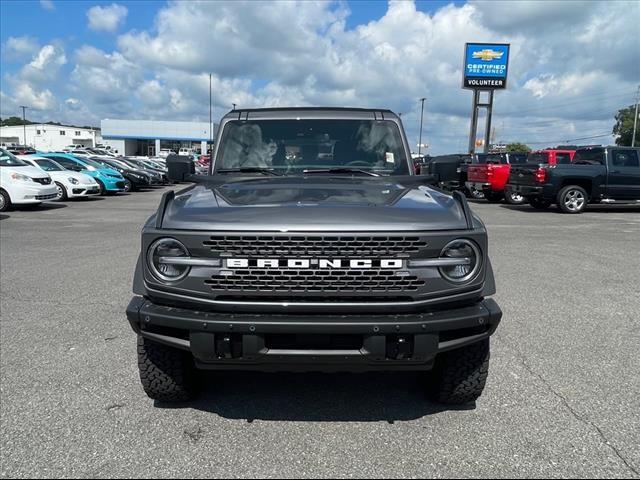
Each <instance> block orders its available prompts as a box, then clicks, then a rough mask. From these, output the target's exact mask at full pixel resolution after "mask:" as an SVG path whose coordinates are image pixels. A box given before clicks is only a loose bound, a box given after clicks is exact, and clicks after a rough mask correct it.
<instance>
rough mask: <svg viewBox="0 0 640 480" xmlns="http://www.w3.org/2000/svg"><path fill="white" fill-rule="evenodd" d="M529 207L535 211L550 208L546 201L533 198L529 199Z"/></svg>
mask: <svg viewBox="0 0 640 480" xmlns="http://www.w3.org/2000/svg"><path fill="white" fill-rule="evenodd" d="M529 205H531V206H532V207H533V208H535V209H537V210H546V209H547V208H549V207H550V206H551V202H550V201H548V200H542V199H541V198H537V197H533V198H530V199H529Z"/></svg>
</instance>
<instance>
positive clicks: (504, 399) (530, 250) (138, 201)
mask: <svg viewBox="0 0 640 480" xmlns="http://www.w3.org/2000/svg"><path fill="white" fill-rule="evenodd" d="M162 191H163V190H156V191H155V192H145V193H135V194H130V195H126V196H124V195H121V196H120V197H125V198H115V197H107V198H100V199H95V200H89V201H84V202H83V201H80V202H67V203H66V204H49V205H48V206H45V207H42V208H39V209H23V210H19V211H12V212H8V213H7V214H2V215H1V216H0V259H1V262H0V264H1V270H0V276H1V293H0V296H1V300H0V301H1V304H0V307H1V308H0V310H1V322H0V328H1V330H0V353H1V356H0V360H1V372H0V373H1V377H0V379H1V382H0V396H1V410H0V420H1V427H2V428H1V432H2V433H1V437H2V438H1V453H0V463H1V474H2V476H3V477H50V476H56V477H58V476H63V477H75V476H82V477H89V476H90V477H190V476H194V477H247V476H249V477H254V476H255V477H327V476H336V477H380V478H388V477H391V478H393V477H480V476H483V477H525V476H526V477H625V478H628V477H638V476H640V475H639V471H640V375H639V374H638V372H640V355H639V353H638V352H639V350H638V345H640V295H639V290H640V273H639V272H640V255H639V254H638V248H639V247H640V241H639V238H640V208H637V207H636V208H633V207H631V208H626V207H595V208H591V209H590V210H589V211H588V212H587V213H585V214H582V215H578V216H568V215H561V214H558V213H555V211H554V210H549V211H545V212H539V211H535V210H533V209H530V208H529V207H507V206H504V205H489V204H485V203H475V204H473V206H472V207H473V209H474V210H475V211H477V212H478V213H479V214H480V215H481V216H482V218H483V219H484V220H485V223H486V224H487V226H488V228H489V233H490V241H491V248H492V251H491V255H492V262H493V267H494V270H495V274H496V279H497V283H498V294H497V296H496V299H497V301H498V302H499V304H500V305H501V307H502V309H503V311H504V319H503V323H502V325H501V326H500V328H499V330H498V332H497V334H496V336H495V337H494V338H493V343H492V347H493V351H492V354H493V357H492V365H491V372H490V378H489V383H488V387H487V390H486V391H485V395H484V396H483V397H482V398H481V399H480V401H479V402H478V403H477V405H476V406H475V408H471V409H461V410H443V409H442V408H440V407H438V406H437V405H434V404H431V403H428V402H427V401H426V400H425V398H424V395H423V391H422V386H421V384H420V377H419V376H418V375H415V374H361V375H350V374H335V375H321V374H313V375H310V374H257V373H224V374H208V375H207V377H206V378H207V380H208V382H209V384H208V386H207V388H206V390H205V392H204V393H203V395H201V396H200V398H199V399H198V400H197V401H195V402H193V403H190V404H186V405H181V406H179V407H173V408H167V407H166V406H154V403H153V402H152V401H151V400H149V399H148V398H147V397H146V396H145V395H144V393H143V392H142V389H141V387H140V384H139V379H138V372H137V366H136V355H135V336H134V334H133V332H132V331H131V330H130V327H129V325H128V323H127V321H126V318H125V315H124V309H125V307H126V305H127V303H128V301H129V299H130V297H131V293H130V290H131V278H132V274H133V268H134V264H135V260H136V258H137V255H138V248H139V232H140V228H141V225H142V223H143V222H144V220H145V219H146V218H147V217H148V216H149V215H150V214H151V213H152V212H153V210H154V209H155V208H156V207H157V203H158V200H159V198H160V195H161V193H162Z"/></svg>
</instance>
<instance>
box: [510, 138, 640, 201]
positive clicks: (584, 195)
mask: <svg viewBox="0 0 640 480" xmlns="http://www.w3.org/2000/svg"><path fill="white" fill-rule="evenodd" d="M506 192H507V193H509V192H514V193H519V194H520V195H522V196H523V197H525V198H526V199H527V201H528V202H529V203H530V204H531V206H532V207H534V208H538V209H544V208H547V207H549V206H550V205H551V204H554V203H555V204H556V205H557V207H558V209H559V210H560V211H562V212H564V213H581V212H583V211H584V210H585V208H586V207H587V205H588V204H589V203H636V202H640V148H633V147H589V148H581V149H578V150H577V151H576V154H575V157H574V159H573V162H572V163H569V164H557V165H538V164H526V165H517V166H516V165H514V166H513V167H512V168H511V174H510V176H509V182H508V183H507V187H506Z"/></svg>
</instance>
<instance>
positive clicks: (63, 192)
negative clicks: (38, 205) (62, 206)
mask: <svg viewBox="0 0 640 480" xmlns="http://www.w3.org/2000/svg"><path fill="white" fill-rule="evenodd" d="M56 189H57V190H58V196H57V197H56V200H58V201H59V202H62V201H64V200H66V199H67V198H69V196H68V195H67V189H66V188H64V185H63V184H61V183H58V182H56Z"/></svg>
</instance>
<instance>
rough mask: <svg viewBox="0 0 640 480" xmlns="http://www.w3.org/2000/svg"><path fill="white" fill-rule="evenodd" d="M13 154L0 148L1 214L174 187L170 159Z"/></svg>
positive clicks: (94, 153)
mask: <svg viewBox="0 0 640 480" xmlns="http://www.w3.org/2000/svg"><path fill="white" fill-rule="evenodd" d="M11 150H12V151H10V150H9V149H4V148H0V211H5V210H8V209H10V208H11V207H12V206H13V205H25V204H31V205H33V204H39V203H41V202H43V201H50V200H57V201H64V200H68V199H76V198H86V197H88V196H90V195H109V194H116V193H118V192H130V191H134V190H139V189H143V188H150V187H155V186H158V185H166V184H168V183H169V180H168V178H167V166H166V160H165V159H160V158H148V157H123V156H118V155H116V154H114V153H112V152H110V151H107V150H103V149H99V148H74V149H73V151H67V152H64V151H63V152H38V151H35V150H33V149H27V148H22V147H21V148H18V149H16V148H11ZM13 152H15V153H17V154H15V153H13ZM194 163H195V162H194Z"/></svg>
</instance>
